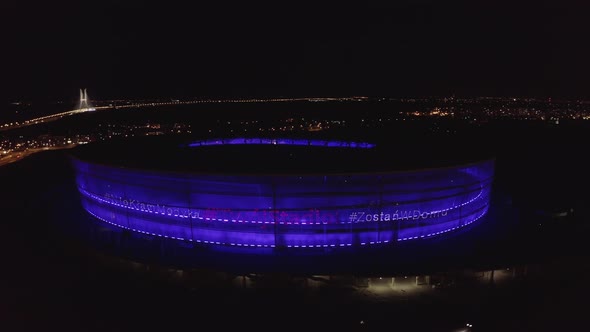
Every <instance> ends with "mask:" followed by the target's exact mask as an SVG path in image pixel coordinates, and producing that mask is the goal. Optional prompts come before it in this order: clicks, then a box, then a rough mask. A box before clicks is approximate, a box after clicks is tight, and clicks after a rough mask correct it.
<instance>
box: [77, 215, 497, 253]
mask: <svg viewBox="0 0 590 332" xmlns="http://www.w3.org/2000/svg"><path fill="white" fill-rule="evenodd" d="M487 210H488V209H487V207H486V208H485V209H483V211H482V213H481V214H480V215H479V216H477V217H476V218H474V219H473V220H471V221H469V222H466V223H465V224H463V225H459V226H455V227H451V228H448V229H445V230H442V231H438V232H433V233H428V234H425V235H420V236H413V237H405V238H400V239H397V241H408V240H415V239H423V238H429V237H433V236H436V235H440V234H444V233H448V232H451V231H454V230H457V229H460V228H463V227H465V226H468V225H470V224H472V223H474V222H475V221H477V220H479V219H480V218H481V217H483V216H484V215H485V214H486V212H487ZM86 211H87V212H88V213H90V214H91V215H92V216H94V217H95V218H97V219H99V220H102V221H104V222H106V223H108V224H110V225H113V226H116V227H119V228H123V229H127V230H131V231H134V232H138V233H142V234H147V235H154V236H159V237H164V238H169V239H174V240H181V241H190V242H197V243H205V244H215V245H224V246H234V247H250V248H275V247H276V245H274V244H249V243H235V242H220V241H208V240H200V239H196V240H193V239H185V238H182V237H175V236H168V235H163V234H157V233H152V232H146V231H142V230H139V229H135V228H131V227H127V226H123V225H120V224H116V223H113V222H110V221H108V220H106V219H104V218H102V217H100V216H98V215H96V214H95V213H93V212H91V211H89V210H88V209H86ZM389 242H393V241H390V240H383V241H370V242H360V245H362V246H365V245H375V244H385V243H389ZM352 245H353V244H352V243H340V244H310V245H287V246H286V247H287V248H328V247H350V246H352Z"/></svg>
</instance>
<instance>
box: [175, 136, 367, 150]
mask: <svg viewBox="0 0 590 332" xmlns="http://www.w3.org/2000/svg"><path fill="white" fill-rule="evenodd" d="M211 145H291V146H322V147H335V148H362V149H370V148H374V147H375V146H376V145H375V144H372V143H366V142H346V141H327V140H306V139H286V138H277V139H270V138H228V139H209V140H203V141H196V142H192V143H189V144H187V145H186V146H188V147H198V146H211Z"/></svg>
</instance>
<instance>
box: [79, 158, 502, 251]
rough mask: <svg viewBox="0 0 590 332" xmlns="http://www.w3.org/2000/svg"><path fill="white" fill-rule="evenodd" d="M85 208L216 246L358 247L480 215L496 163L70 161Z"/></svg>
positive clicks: (418, 235) (107, 218)
mask: <svg viewBox="0 0 590 332" xmlns="http://www.w3.org/2000/svg"><path fill="white" fill-rule="evenodd" d="M73 164H74V168H75V170H76V182H77V185H78V190H79V192H80V194H81V200H82V204H83V207H84V208H85V210H86V211H88V213H89V214H91V215H92V216H94V217H95V218H97V219H99V220H102V221H104V222H106V223H109V224H111V225H114V226H116V227H120V228H123V229H127V230H131V231H135V232H139V233H144V234H149V235H152V236H161V237H165V238H171V239H176V240H181V241H190V242H193V243H200V244H202V245H204V246H209V247H211V248H214V249H215V248H221V247H227V246H231V247H236V248H248V249H257V248H260V249H261V250H260V251H261V252H263V251H264V250H262V249H263V248H267V249H268V248H275V249H278V248H293V249H292V250H295V248H297V250H309V249H310V248H355V247H364V246H386V245H391V244H392V243H396V242H400V241H412V240H418V239H424V238H431V237H435V236H442V235H444V234H447V233H449V232H451V231H455V230H457V229H460V228H462V227H465V226H467V225H470V224H472V223H474V222H476V221H478V220H480V219H481V218H482V217H484V215H485V214H486V212H487V210H488V206H489V203H490V192H491V185H492V180H493V175H494V161H493V160H484V161H481V162H477V163H471V164H467V165H459V166H455V167H445V168H435V169H424V170H412V171H395V172H385V173H384V172H380V173H346V174H329V173H327V174H320V175H317V174H313V175H310V174H294V175H293V174H243V175H241V174H221V173H216V174H213V173H189V172H186V173H181V172H168V171H154V170H144V169H136V168H125V167H119V166H117V165H105V164H99V163H95V162H92V161H87V160H82V159H78V158H74V159H73Z"/></svg>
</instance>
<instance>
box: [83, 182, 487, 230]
mask: <svg viewBox="0 0 590 332" xmlns="http://www.w3.org/2000/svg"><path fill="white" fill-rule="evenodd" d="M78 190H79V191H80V193H81V194H83V195H84V196H86V197H89V198H92V199H94V200H96V201H99V202H102V203H104V204H109V205H112V206H116V207H120V208H123V209H129V210H135V211H140V212H144V213H153V214H160V215H166V214H165V213H160V212H158V211H147V210H141V209H140V208H134V207H132V206H130V205H124V204H118V203H114V202H111V201H109V200H107V199H104V198H102V197H100V196H97V195H95V194H92V193H90V192H88V191H86V190H84V189H82V188H78ZM482 193H483V188H481V189H480V191H479V193H478V194H477V196H475V197H473V198H472V199H470V200H468V201H466V202H463V203H461V204H459V205H454V206H451V207H448V208H445V209H440V210H435V211H429V212H428V213H429V214H436V213H441V212H448V211H452V210H455V209H459V208H461V207H464V206H466V205H467V204H470V203H473V202H475V201H476V200H477V199H479V198H480V197H481V195H482ZM173 217H177V218H183V219H187V218H190V219H197V220H202V221H220V222H232V223H250V224H279V225H328V224H329V223H328V222H289V221H287V222H285V221H261V220H236V219H224V218H210V217H201V216H196V217H192V216H189V217H187V216H184V215H182V214H177V215H173ZM411 218H413V217H409V218H406V219H411ZM400 220H402V219H395V220H388V222H397V221H400ZM359 222H371V221H367V220H358V221H339V222H338V223H339V224H352V223H359ZM376 222H383V221H376Z"/></svg>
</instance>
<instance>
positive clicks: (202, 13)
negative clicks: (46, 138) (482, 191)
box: [0, 0, 590, 101]
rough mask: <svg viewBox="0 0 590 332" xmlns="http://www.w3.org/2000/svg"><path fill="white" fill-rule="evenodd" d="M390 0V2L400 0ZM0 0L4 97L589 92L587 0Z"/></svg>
mask: <svg viewBox="0 0 590 332" xmlns="http://www.w3.org/2000/svg"><path fill="white" fill-rule="evenodd" d="M392 2H393V1H392ZM584 2H585V1H578V2H577V3H573V2H570V3H568V4H563V3H562V1H549V2H547V1H546V2H542V1H539V2H538V3H532V2H531V3H528V4H527V5H526V6H525V5H515V4H510V5H505V6H500V5H496V4H492V3H495V2H487V3H489V4H488V5H483V4H482V3H481V1H471V4H469V2H463V3H459V2H451V1H418V0H416V1H410V0H405V1H397V2H395V3H396V4H390V5H387V6H385V5H380V6H377V5H375V6H368V5H359V6H355V7H352V6H349V7H346V6H334V7H327V6H322V7H317V6H300V7H296V6H293V7H288V6H286V5H283V6H275V7H272V6H271V7H268V6H265V7H262V6H260V7H246V6H245V5H241V6H236V5H230V4H223V5H218V6H215V7H213V6H206V7H205V6H202V7H201V6H198V5H193V6H191V7H187V6H186V5H183V6H180V5H179V6H177V5H174V4H173V3H172V2H169V1H161V2H156V3H152V4H149V5H148V4H142V3H141V2H139V1H128V2H126V4H117V2H116V1H89V2H88V4H86V5H83V6H82V5H76V4H72V3H70V4H67V5H65V4H60V3H53V2H52V3H49V4H44V5H39V4H33V3H30V2H26V1H12V0H10V1H3V2H2V4H1V5H0V11H1V12H2V13H1V14H0V16H2V17H1V20H0V21H1V23H0V28H1V30H0V31H2V32H1V34H2V59H3V61H2V62H3V66H2V67H3V70H2V81H3V84H2V85H3V88H2V92H1V94H2V98H3V99H5V100H6V101H12V100H36V99H47V100H51V99H62V98H75V96H76V94H77V89H78V88H81V87H86V88H88V89H89V91H90V93H91V97H93V98H96V99H110V98H141V97H163V98H166V97H206V96H231V97H248V96H259V97H264V96H350V95H368V96H392V97H404V96H428V95H452V94H455V95H457V96H477V95H486V96H488V95H494V96H551V97H557V96H565V97H574V98H578V97H581V98H590V60H589V59H590V43H589V41H588V36H590V34H589V33H590V20H588V17H590V16H589V14H590V12H589V10H588V9H590V5H587V4H584ZM195 3H198V2H195Z"/></svg>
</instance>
